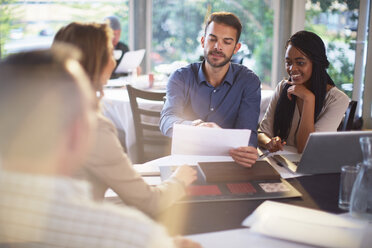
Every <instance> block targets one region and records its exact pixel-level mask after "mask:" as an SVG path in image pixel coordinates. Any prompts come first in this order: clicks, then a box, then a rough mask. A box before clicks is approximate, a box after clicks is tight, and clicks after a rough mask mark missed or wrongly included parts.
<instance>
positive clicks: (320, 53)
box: [258, 31, 349, 153]
mask: <svg viewBox="0 0 372 248" xmlns="http://www.w3.org/2000/svg"><path fill="white" fill-rule="evenodd" d="M286 49H287V50H286V53H285V66H286V70H287V73H288V75H289V79H288V80H283V81H281V82H280V83H279V84H278V86H277V87H276V90H275V93H274V95H273V97H272V99H271V102H270V105H269V107H268V109H267V111H266V114H265V116H264V118H263V120H262V122H261V124H260V134H259V135H258V142H259V145H260V146H262V147H264V148H266V149H268V150H269V151H270V152H275V151H278V150H282V149H283V145H284V144H288V145H292V146H296V147H297V151H298V152H299V153H301V152H302V151H303V149H304V147H305V144H306V141H307V138H308V137H309V135H310V133H312V132H321V131H336V130H337V127H338V125H339V124H340V122H341V119H342V117H343V115H344V113H345V111H346V109H347V106H348V104H349V98H348V96H347V95H345V93H343V92H342V91H340V90H339V89H337V87H336V86H335V84H334V82H333V81H332V79H331V78H330V76H329V75H328V73H327V71H326V69H327V68H328V66H329V62H328V60H327V55H326V49H325V46H324V43H323V41H322V39H321V38H320V37H319V36H318V35H316V34H314V33H312V32H308V31H299V32H297V33H295V34H294V35H292V37H291V38H290V39H289V40H288V41H287V44H286Z"/></svg>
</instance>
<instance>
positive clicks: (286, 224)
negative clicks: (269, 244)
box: [243, 201, 371, 248]
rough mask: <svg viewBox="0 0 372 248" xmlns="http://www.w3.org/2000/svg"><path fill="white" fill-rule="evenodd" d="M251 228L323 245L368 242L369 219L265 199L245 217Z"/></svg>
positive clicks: (336, 245) (267, 233)
mask: <svg viewBox="0 0 372 248" xmlns="http://www.w3.org/2000/svg"><path fill="white" fill-rule="evenodd" d="M243 225H244V226H249V227H250V228H251V231H253V232H257V233H261V234H264V235H267V236H270V237H275V238H280V239H285V240H290V241H295V242H300V243H305V244H310V245H317V246H322V247H339V248H342V247H368V246H364V245H365V243H364V242H365V241H363V238H364V239H365V238H366V235H365V233H366V232H367V231H368V230H370V228H371V226H369V225H368V223H367V222H363V221H360V220H356V219H352V218H347V217H344V216H340V215H335V214H329V213H326V212H323V211H319V210H312V209H308V208H303V207H297V206H292V205H288V204H283V203H278V202H273V201H265V202H264V203H263V204H261V205H260V206H259V207H258V208H257V209H256V210H255V211H254V212H253V213H252V214H251V215H250V216H248V217H247V218H246V219H245V220H244V221H243Z"/></svg>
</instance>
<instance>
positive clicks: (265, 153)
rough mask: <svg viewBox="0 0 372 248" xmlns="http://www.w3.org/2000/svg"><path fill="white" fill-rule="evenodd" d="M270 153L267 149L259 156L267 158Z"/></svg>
mask: <svg viewBox="0 0 372 248" xmlns="http://www.w3.org/2000/svg"><path fill="white" fill-rule="evenodd" d="M269 154H270V151H266V152H264V153H262V154H261V155H260V156H258V157H259V158H265V157H266V156H267V155H269Z"/></svg>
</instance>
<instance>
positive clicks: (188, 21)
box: [152, 0, 274, 82]
mask: <svg viewBox="0 0 372 248" xmlns="http://www.w3.org/2000/svg"><path fill="white" fill-rule="evenodd" d="M270 3H271V1H262V0H249V1H248V0H245V1H238V0H236V1H234V0H229V1H227V0H216V1H207V0H196V1H186V0H182V1H172V0H154V1H153V9H154V11H153V17H152V18H153V20H152V22H153V39H152V46H153V52H154V53H157V54H158V55H159V56H158V57H156V58H153V61H154V63H153V65H156V64H157V63H158V64H160V63H172V62H173V61H176V60H184V61H187V62H195V61H198V60H199V57H200V56H202V55H203V52H202V50H201V48H200V38H201V36H202V35H203V34H204V20H205V19H206V18H207V17H208V16H209V14H210V13H212V12H216V11H230V12H233V13H234V14H236V15H237V16H238V17H239V18H240V20H241V22H242V25H243V31H242V34H241V37H240V42H241V43H242V44H243V45H246V46H247V47H248V51H247V50H245V51H244V49H241V52H239V53H238V54H237V55H238V56H245V57H247V58H249V59H252V60H253V61H255V64H254V68H251V69H253V70H254V71H255V72H256V73H257V75H258V76H259V77H260V78H261V80H262V82H270V77H271V58H272V36H273V16H274V13H273V10H272V9H271V8H270ZM155 9H156V11H155ZM157 59H158V60H157Z"/></svg>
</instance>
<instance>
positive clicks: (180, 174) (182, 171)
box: [172, 165, 197, 187]
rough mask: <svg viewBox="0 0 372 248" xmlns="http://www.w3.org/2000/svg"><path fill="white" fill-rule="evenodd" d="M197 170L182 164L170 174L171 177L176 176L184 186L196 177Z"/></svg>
mask: <svg viewBox="0 0 372 248" xmlns="http://www.w3.org/2000/svg"><path fill="white" fill-rule="evenodd" d="M196 174H197V172H196V170H195V169H193V168H192V167H190V166H188V165H182V166H180V167H178V168H177V170H176V171H175V172H174V173H173V174H172V177H175V178H177V180H179V181H181V182H182V183H183V184H184V185H185V186H186V187H187V186H189V185H190V184H192V183H193V182H194V181H195V180H196V178H197V175H196Z"/></svg>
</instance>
